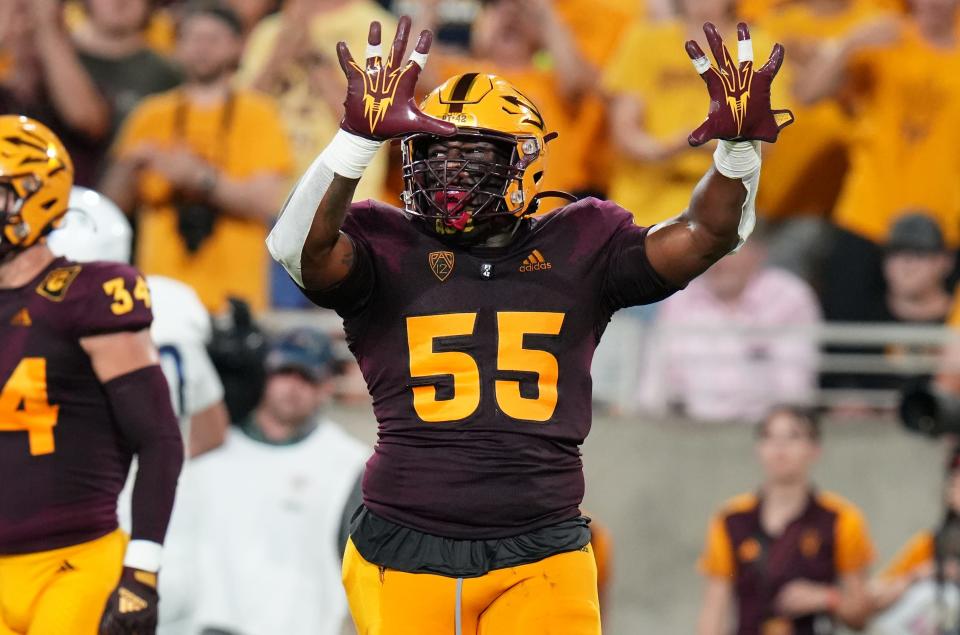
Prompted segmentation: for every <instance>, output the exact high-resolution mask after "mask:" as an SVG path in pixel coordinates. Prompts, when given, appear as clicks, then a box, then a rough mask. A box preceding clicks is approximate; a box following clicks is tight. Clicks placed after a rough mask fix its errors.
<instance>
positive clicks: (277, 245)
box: [267, 130, 383, 287]
mask: <svg viewBox="0 0 960 635" xmlns="http://www.w3.org/2000/svg"><path fill="white" fill-rule="evenodd" d="M381 145H383V144H382V143H381V142H379V141H371V140H370V139H364V138H363V137H358V136H357V135H353V134H350V133H349V132H346V131H344V130H340V131H338V132H337V134H336V135H334V137H333V140H331V141H330V145H328V146H327V147H326V148H325V149H324V151H323V152H321V153H320V155H319V156H318V157H317V158H316V159H314V160H313V163H312V164H310V167H309V168H307V171H306V172H304V174H303V176H301V177H300V180H299V181H297V184H296V185H294V186H293V190H292V191H291V192H290V196H289V197H287V202H286V203H284V204H283V209H282V210H281V211H280V218H278V219H277V222H276V224H275V225H274V226H273V229H272V230H271V231H270V235H269V236H267V249H268V250H269V251H270V255H271V256H273V259H274V260H276V261H277V262H279V263H280V264H281V265H283V268H284V269H286V270H287V273H289V274H290V277H291V278H293V280H294V282H296V283H297V284H299V285H300V286H301V287H302V286H303V271H302V265H301V257H302V254H303V245H304V243H305V242H306V241H307V234H309V233H310V226H311V225H313V217H314V216H315V215H316V213H317V206H318V205H320V201H321V200H322V199H323V195H324V194H326V193H327V189H329V188H330V183H332V182H333V177H334V174H335V173H336V174H340V175H342V176H345V177H347V178H351V179H357V178H360V175H362V174H363V170H364V168H366V167H367V166H368V165H369V164H370V162H371V161H372V160H373V157H374V155H376V153H377V151H378V150H379V149H380V146H381Z"/></svg>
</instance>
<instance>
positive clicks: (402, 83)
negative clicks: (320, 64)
mask: <svg viewBox="0 0 960 635" xmlns="http://www.w3.org/2000/svg"><path fill="white" fill-rule="evenodd" d="M409 37H410V18H409V17H407V16H403V17H402V18H400V23H399V25H398V26H397V34H396V36H395V37H394V38H393V45H392V46H391V47H390V55H389V57H388V58H387V61H386V64H384V62H383V60H382V59H381V54H382V48H381V43H380V23H379V22H372V23H371V24H370V34H369V36H368V37H367V54H366V57H367V61H366V67H365V68H362V67H361V66H360V65H359V64H357V63H356V62H355V61H354V60H353V57H352V56H351V55H350V51H349V49H348V48H347V45H346V43H344V42H339V43H338V44H337V56H338V57H339V58H340V67H341V68H342V69H343V72H344V74H345V75H346V76H347V98H346V100H345V101H344V103H343V105H344V111H345V112H344V116H343V121H342V122H341V123H340V127H341V128H343V129H344V130H346V131H347V132H350V133H352V134H355V135H359V136H361V137H366V138H368V139H375V140H377V141H385V140H387V139H392V138H394V137H402V136H405V135H408V134H412V133H418V132H425V133H429V134H435V135H440V136H450V135H452V134H455V133H456V131H457V127H456V126H455V125H454V124H452V123H449V122H446V121H441V120H439V119H434V118H433V117H428V116H427V115H425V114H423V113H422V112H420V109H419V108H417V104H416V102H415V101H414V88H415V87H416V85H417V80H418V79H419V77H420V71H421V70H423V67H424V65H425V64H426V63H427V54H428V53H429V52H430V45H431V44H432V43H433V34H432V33H431V32H430V31H423V32H422V33H420V38H419V40H417V46H416V48H415V50H414V52H413V53H412V54H411V55H410V59H409V60H408V61H406V63H404V59H403V58H404V54H405V53H406V50H407V40H408V39H409Z"/></svg>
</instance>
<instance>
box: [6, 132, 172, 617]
mask: <svg viewBox="0 0 960 635" xmlns="http://www.w3.org/2000/svg"><path fill="white" fill-rule="evenodd" d="M72 184H73V166H72V164H71V162H70V157H69V156H68V155H67V152H66V150H65V149H64V147H63V145H62V144H61V143H60V141H59V140H58V139H57V137H56V136H55V135H54V134H53V133H52V132H51V131H50V130H48V129H47V128H46V127H45V126H43V125H42V124H40V123H39V122H36V121H33V120H30V119H27V118H25V117H17V116H14V115H5V116H0V342H2V343H3V344H2V346H0V635H10V634H13V633H23V634H26V633H29V634H30V635H94V634H95V633H97V632H98V627H99V632H100V633H106V634H109V635H112V634H118V635H121V634H126V633H136V634H137V635H145V634H146V635H149V634H151V633H153V632H154V630H155V628H156V619H157V592H156V579H157V571H158V569H159V566H160V550H161V546H160V545H161V544H162V543H163V538H164V534H165V532H166V528H167V521H168V519H169V516H170V510H171V507H172V505H173V498H174V491H175V489H176V483H177V477H178V475H179V473H180V465H181V463H182V461H183V445H182V442H181V440H180V432H179V429H178V427H177V420H176V418H175V416H174V413H173V408H172V404H171V402H170V394H169V390H168V388H167V383H166V381H165V380H164V377H163V373H162V372H161V370H160V367H159V366H158V364H157V359H158V358H157V352H156V350H155V349H154V346H153V343H152V342H151V340H150V335H149V330H148V329H149V326H150V322H151V320H152V315H151V312H150V292H149V290H148V289H147V285H146V282H144V279H143V277H141V276H140V274H139V273H138V272H137V271H136V270H134V269H133V268H131V267H130V266H128V265H125V264H119V263H96V262H91V263H85V264H82V265H81V264H77V263H74V262H71V261H68V260H66V259H64V258H55V257H54V255H53V253H51V251H50V250H49V249H48V248H47V246H46V244H45V243H44V236H45V235H46V234H47V233H48V232H49V231H50V230H51V229H53V228H54V226H55V225H56V224H57V223H58V222H59V219H60V218H61V217H62V216H63V214H65V213H66V211H67V201H68V198H69V195H70V188H71V186H72ZM134 454H136V455H137V456H138V458H139V472H138V474H137V478H136V485H135V487H134V493H133V531H132V536H131V538H132V539H131V540H129V541H128V538H127V536H126V535H125V534H123V533H122V532H121V531H120V530H119V529H118V528H117V496H118V495H119V493H120V490H121V489H122V488H123V484H124V482H125V481H126V478H127V473H128V471H129V469H130V461H131V458H132V456H133V455H134Z"/></svg>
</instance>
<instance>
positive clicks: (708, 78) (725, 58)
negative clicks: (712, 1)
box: [686, 22, 793, 146]
mask: <svg viewBox="0 0 960 635" xmlns="http://www.w3.org/2000/svg"><path fill="white" fill-rule="evenodd" d="M703 32H704V33H705V34H706V36H707V42H709V43H710V50H711V51H712V52H713V58H714V59H715V60H716V65H715V66H713V65H711V64H710V61H709V60H708V59H707V56H706V55H705V54H704V52H703V49H701V48H700V45H699V44H697V42H696V40H689V41H688V42H687V44H686V49H687V54H688V55H689V56H690V59H692V60H693V66H694V68H696V69H697V72H698V73H700V77H702V78H703V81H704V82H706V84H707V90H708V91H709V92H710V112H709V114H708V115H707V118H706V120H705V121H704V122H703V123H702V124H700V127H699V128H697V129H696V130H694V131H693V132H691V133H690V137H689V138H688V141H689V142H690V145H692V146H700V145H703V144H704V143H706V142H707V141H710V140H711V139H726V140H728V141H734V140H736V141H750V140H760V141H766V142H768V143H773V142H774V141H776V140H777V135H778V134H780V130H782V129H783V128H784V127H786V126H789V125H790V124H791V123H793V113H792V112H790V111H789V110H773V109H772V108H771V107H770V84H771V83H772V82H773V78H774V77H776V76H777V71H779V70H780V65H781V64H782V63H783V46H782V45H781V44H777V45H775V46H774V47H773V52H772V53H770V59H769V60H767V63H766V64H764V65H763V66H761V67H760V70H757V71H754V70H753V43H752V41H751V40H750V29H748V28H747V25H746V24H744V23H743V22H741V23H740V24H738V25H737V39H738V40H739V42H738V44H739V48H738V52H739V54H740V55H739V56H738V57H740V58H741V59H740V60H739V62H740V65H739V67H738V66H737V65H736V64H734V63H733V59H732V58H731V57H730V53H729V52H728V51H727V47H726V46H724V44H723V39H722V38H721V37H720V33H719V31H717V27H715V26H714V25H713V24H711V23H710V22H707V23H706V24H704V25H703Z"/></svg>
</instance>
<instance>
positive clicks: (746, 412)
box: [640, 232, 820, 421]
mask: <svg viewBox="0 0 960 635" xmlns="http://www.w3.org/2000/svg"><path fill="white" fill-rule="evenodd" d="M766 254H767V250H766V247H765V244H764V238H763V235H762V232H755V233H754V235H753V236H751V238H750V240H749V241H748V242H747V243H746V244H745V245H744V246H743V247H742V248H741V250H740V252H739V253H737V254H735V255H730V256H727V257H726V258H724V259H722V260H721V261H720V262H718V263H717V264H715V265H714V266H713V267H712V268H711V269H709V270H708V271H707V272H706V273H705V274H704V275H703V276H701V277H700V278H698V279H697V280H694V281H693V282H691V283H690V285H689V286H688V287H687V289H686V291H684V292H683V293H678V294H676V295H675V296H673V297H671V298H669V299H667V300H666V301H664V302H663V303H662V304H661V305H660V311H659V313H658V314H657V318H656V322H655V329H654V333H653V335H652V341H651V345H650V350H649V354H648V356H647V359H646V360H645V361H644V365H645V368H644V371H643V373H642V377H641V382H640V405H641V408H642V409H643V410H646V411H647V412H652V413H656V414H663V413H665V412H666V411H667V410H668V408H671V407H674V408H678V409H679V410H680V411H681V412H683V413H685V414H686V415H688V416H691V417H694V418H696V419H701V420H706V421H729V420H743V419H746V420H756V419H758V418H759V417H760V416H761V415H762V414H763V413H764V412H766V411H767V409H768V408H770V407H771V406H772V405H774V404H776V403H782V402H784V401H789V402H792V403H809V402H811V401H812V400H813V399H814V396H815V395H814V390H815V388H816V377H817V375H816V370H817V348H816V344H815V342H814V340H813V334H812V333H809V332H804V330H803V329H810V328H812V327H814V326H816V325H818V324H819V322H820V309H819V305H818V304H817V299H816V297H815V295H814V293H813V290H812V289H810V287H809V286H808V285H807V284H806V283H805V282H804V281H803V280H801V279H800V278H798V277H797V276H795V275H793V274H791V273H789V272H786V271H783V270H780V269H776V268H772V267H768V266H765V264H764V261H765V259H766ZM791 328H793V329H799V330H796V331H794V332H784V331H788V330H789V329H791ZM756 331H759V332H756Z"/></svg>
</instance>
